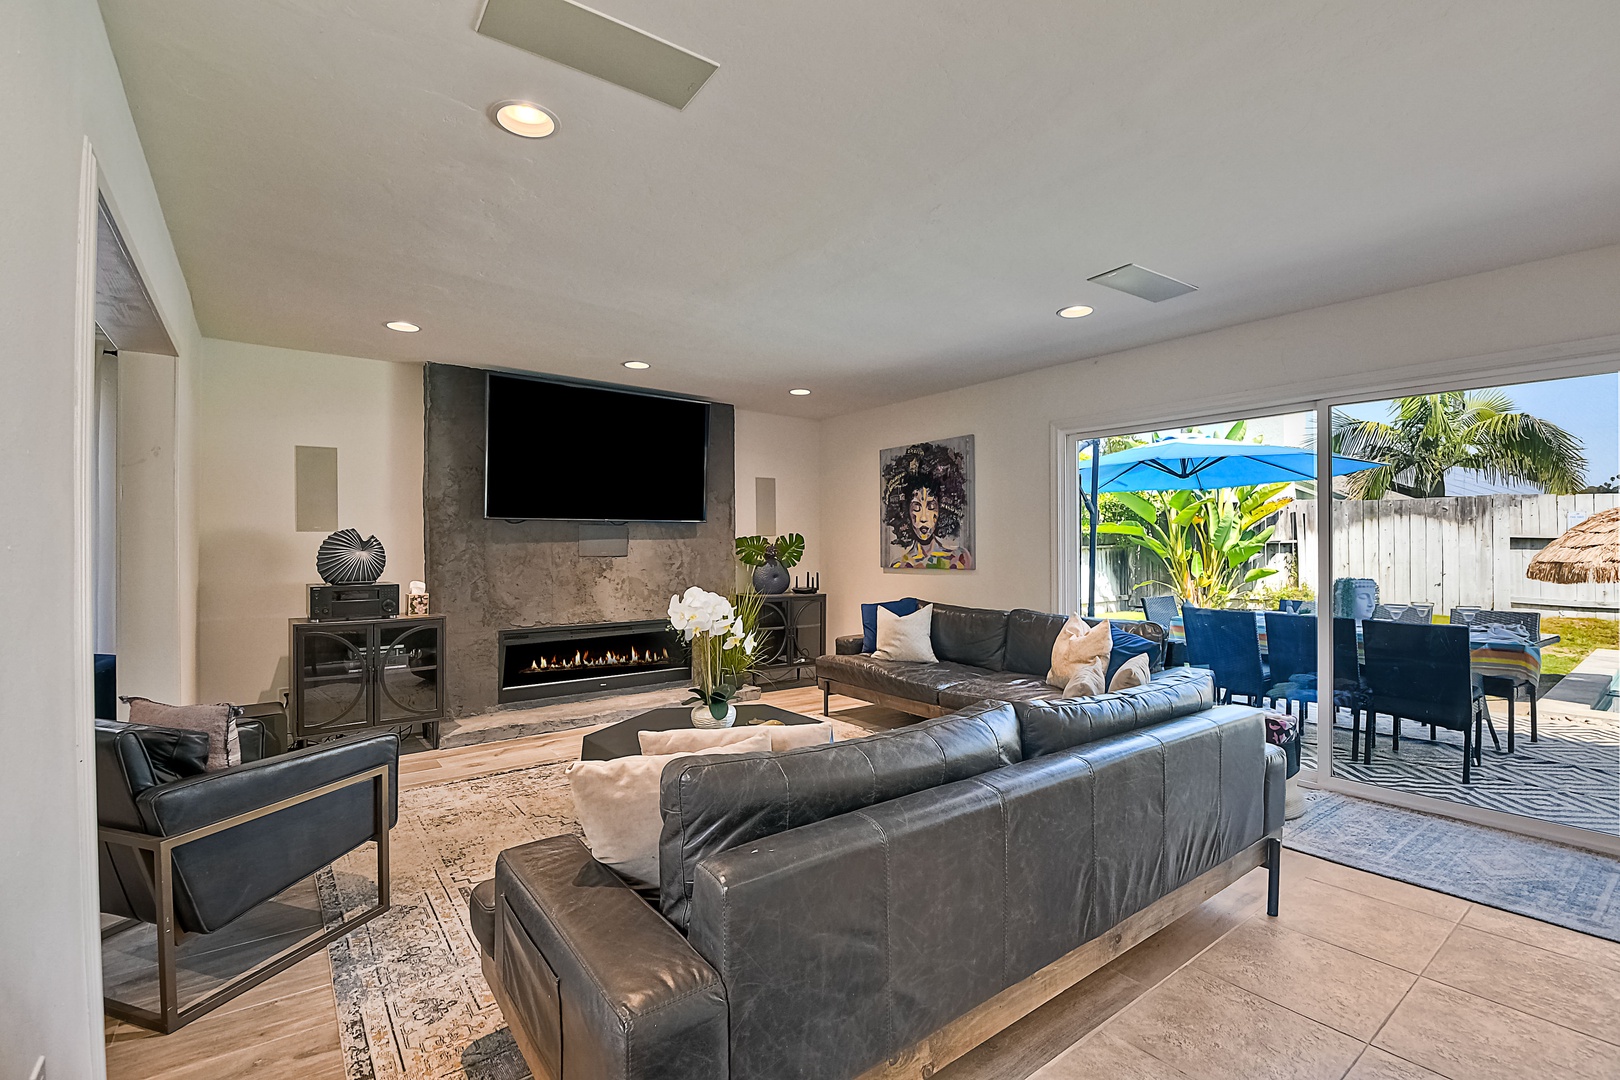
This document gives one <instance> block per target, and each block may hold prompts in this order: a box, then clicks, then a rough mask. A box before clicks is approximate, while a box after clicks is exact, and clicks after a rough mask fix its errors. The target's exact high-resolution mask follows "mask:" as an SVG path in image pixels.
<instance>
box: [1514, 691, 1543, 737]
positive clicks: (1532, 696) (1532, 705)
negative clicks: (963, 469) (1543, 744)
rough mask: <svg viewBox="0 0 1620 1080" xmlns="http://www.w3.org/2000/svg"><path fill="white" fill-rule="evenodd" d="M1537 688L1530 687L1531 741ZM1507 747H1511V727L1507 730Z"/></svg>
mask: <svg viewBox="0 0 1620 1080" xmlns="http://www.w3.org/2000/svg"><path fill="white" fill-rule="evenodd" d="M1537 689H1538V687H1534V686H1532V687H1531V688H1530V741H1531V742H1535V741H1536V690H1537ZM1508 749H1509V750H1511V749H1513V731H1512V729H1511V728H1510V729H1509V730H1508Z"/></svg>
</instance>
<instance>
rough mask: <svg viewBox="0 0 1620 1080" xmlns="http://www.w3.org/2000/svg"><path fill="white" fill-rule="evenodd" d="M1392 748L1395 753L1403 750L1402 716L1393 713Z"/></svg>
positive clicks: (1391, 726)
mask: <svg viewBox="0 0 1620 1080" xmlns="http://www.w3.org/2000/svg"><path fill="white" fill-rule="evenodd" d="M1389 739H1390V749H1391V750H1392V751H1393V752H1394V753H1397V754H1398V753H1400V752H1401V718H1400V717H1398V716H1394V715H1391V716H1390V718H1389Z"/></svg>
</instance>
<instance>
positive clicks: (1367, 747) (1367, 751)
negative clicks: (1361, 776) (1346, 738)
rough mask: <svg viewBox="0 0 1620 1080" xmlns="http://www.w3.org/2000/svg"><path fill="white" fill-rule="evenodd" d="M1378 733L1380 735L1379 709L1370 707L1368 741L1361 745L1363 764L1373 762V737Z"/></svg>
mask: <svg viewBox="0 0 1620 1080" xmlns="http://www.w3.org/2000/svg"><path fill="white" fill-rule="evenodd" d="M1377 735H1378V710H1377V709H1368V710H1367V741H1366V742H1365V743H1364V744H1362V747H1361V753H1362V758H1361V763H1362V764H1363V765H1371V764H1372V755H1373V739H1374V738H1375V737H1377Z"/></svg>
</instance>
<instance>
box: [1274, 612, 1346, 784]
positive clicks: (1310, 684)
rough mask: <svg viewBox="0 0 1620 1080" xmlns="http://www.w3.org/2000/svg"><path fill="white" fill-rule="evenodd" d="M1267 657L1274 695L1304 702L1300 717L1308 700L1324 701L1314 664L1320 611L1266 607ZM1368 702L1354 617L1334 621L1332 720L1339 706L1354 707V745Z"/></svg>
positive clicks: (1304, 716) (1302, 718) (1334, 718)
mask: <svg viewBox="0 0 1620 1080" xmlns="http://www.w3.org/2000/svg"><path fill="white" fill-rule="evenodd" d="M1266 660H1267V662H1268V663H1269V664H1270V665H1271V691H1272V696H1273V697H1274V698H1275V697H1286V698H1287V699H1288V700H1289V701H1290V703H1292V702H1294V701H1298V702H1299V703H1300V710H1299V716H1300V719H1301V720H1304V719H1306V717H1307V716H1308V714H1309V712H1310V705H1309V703H1310V702H1313V701H1315V702H1317V704H1318V707H1320V705H1321V699H1320V697H1319V695H1318V694H1317V687H1318V686H1319V685H1320V684H1319V682H1318V679H1317V674H1318V671H1317V664H1316V616H1315V615H1290V614H1288V613H1287V612H1282V611H1268V612H1266ZM1365 705H1366V687H1365V686H1364V684H1363V683H1362V679H1361V659H1360V657H1359V656H1358V654H1357V650H1356V621H1355V620H1354V619H1334V620H1333V709H1332V711H1331V712H1330V713H1329V714H1328V723H1329V725H1333V724H1336V723H1337V717H1338V711H1339V710H1340V709H1348V710H1350V720H1351V728H1350V730H1351V749H1350V756H1351V757H1352V758H1354V757H1355V756H1356V741H1357V739H1358V738H1359V736H1360V733H1361V710H1362V708H1363V707H1364V706H1365Z"/></svg>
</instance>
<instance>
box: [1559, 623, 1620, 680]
mask: <svg viewBox="0 0 1620 1080" xmlns="http://www.w3.org/2000/svg"><path fill="white" fill-rule="evenodd" d="M1541 632H1542V633H1544V634H1557V635H1558V636H1559V637H1560V638H1562V639H1563V640H1561V641H1559V643H1558V644H1556V645H1549V646H1548V647H1547V648H1545V649H1543V650H1541V673H1542V674H1543V675H1567V674H1569V673H1570V671H1571V670H1573V669H1574V667H1575V665H1576V664H1578V663H1580V662H1581V661H1582V660H1584V659H1586V655H1587V654H1588V653H1590V652H1591V651H1592V650H1593V649H1620V620H1615V619H1542V620H1541Z"/></svg>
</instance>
